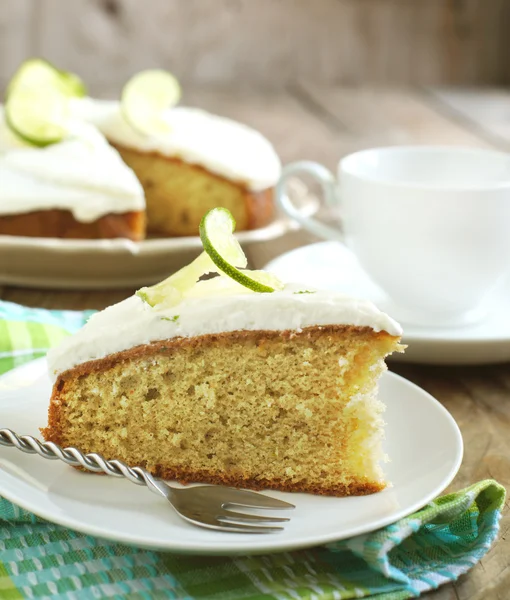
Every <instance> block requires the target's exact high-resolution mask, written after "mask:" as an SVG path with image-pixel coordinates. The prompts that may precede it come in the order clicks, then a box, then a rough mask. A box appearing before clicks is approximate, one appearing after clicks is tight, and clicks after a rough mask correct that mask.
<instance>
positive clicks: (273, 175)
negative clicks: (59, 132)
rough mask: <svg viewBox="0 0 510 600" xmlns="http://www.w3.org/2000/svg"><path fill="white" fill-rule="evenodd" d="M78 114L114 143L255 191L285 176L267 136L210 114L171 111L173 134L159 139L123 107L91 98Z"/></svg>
mask: <svg viewBox="0 0 510 600" xmlns="http://www.w3.org/2000/svg"><path fill="white" fill-rule="evenodd" d="M76 111H77V114H79V115H80V116H82V117H83V118H85V119H87V120H89V121H90V122H92V123H94V125H96V126H97V127H99V129H100V130H101V131H102V132H103V133H104V135H105V136H106V137H107V138H108V139H109V140H111V141H112V142H113V143H117V144H119V145H121V146H125V147H127V148H132V149H135V150H141V151H142V152H158V153H160V154H163V155H164V156H169V157H174V158H180V159H182V160H184V161H185V162H187V163H191V164H196V165H200V166H202V167H204V168H206V169H207V170H208V171H211V172H212V173H216V174H217V175H220V176H222V177H224V178H226V179H230V180H232V181H236V182H239V183H241V184H243V185H245V186H246V187H247V188H248V189H250V190H253V191H258V190H263V189H267V188H270V187H272V186H273V185H274V184H275V183H276V182H277V181H278V178H279V177H280V171H281V163H280V159H279V158H278V155H277V154H276V152H275V150H274V148H273V146H272V145H271V143H270V142H269V141H268V140H267V139H266V138H265V137H264V136H263V135H261V134H260V133H259V132H258V131H255V130H254V129H251V128H250V127H247V126H246V125H243V124H242V123H238V122H237V121H232V120H231V119H226V118H224V117H219V116H217V115H212V114H210V113H208V112H206V111H204V110H199V109H197V108H187V107H177V108H173V109H171V110H169V111H168V112H167V113H166V115H165V120H166V121H167V122H168V124H169V125H170V130H169V131H168V132H167V133H162V134H161V135H157V136H155V135H143V134H142V133H139V132H138V131H136V130H135V129H134V128H133V127H132V126H131V125H130V124H129V123H128V122H127V121H126V120H125V119H124V117H123V116H122V113H121V111H120V108H119V103H118V102H114V101H105V100H92V99H91V98H86V99H84V100H81V101H78V102H77V103H76Z"/></svg>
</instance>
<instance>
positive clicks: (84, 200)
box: [0, 107, 145, 222]
mask: <svg viewBox="0 0 510 600" xmlns="http://www.w3.org/2000/svg"><path fill="white" fill-rule="evenodd" d="M0 181H1V182H2V183H1V185H0V214H3V215H6V214H22V213H28V212H32V211H37V210H49V209H61V210H69V211H71V213H72V214H73V216H74V218H75V219H76V220H78V221H81V222H91V221H95V220H96V219H98V218H100V217H102V216H104V215H106V214H108V213H124V212H129V211H139V210H143V209H144V208H145V200H144V195H143V190H142V187H141V185H140V183H139V182H138V180H137V178H136V176H135V174H134V173H133V171H131V169H129V167H127V166H126V165H125V164H124V162H123V161H122V159H121V158H120V155H119V153H118V152H117V151H116V150H115V149H114V148H112V147H111V146H110V145H109V144H108V142H107V141H106V139H105V138H104V136H103V135H102V134H101V133H100V132H99V131H98V130H97V129H96V128H95V127H94V126H93V125H90V124H88V123H83V122H79V121H76V122H75V123H73V124H72V126H71V128H70V134H69V137H68V138H66V139H65V140H63V141H62V142H59V143H57V144H52V145H50V146H46V147H45V148H38V147H35V146H31V145H29V144H26V143H24V142H23V141H21V140H19V139H18V138H17V137H16V136H15V135H14V134H13V133H12V132H11V131H10V130H9V128H8V127H7V125H6V123H5V119H4V115H3V108H2V107H0Z"/></svg>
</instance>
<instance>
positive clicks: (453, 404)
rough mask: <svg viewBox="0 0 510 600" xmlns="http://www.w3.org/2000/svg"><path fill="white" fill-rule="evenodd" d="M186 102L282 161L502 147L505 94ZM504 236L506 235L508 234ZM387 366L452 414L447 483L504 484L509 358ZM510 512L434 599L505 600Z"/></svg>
mask: <svg viewBox="0 0 510 600" xmlns="http://www.w3.org/2000/svg"><path fill="white" fill-rule="evenodd" d="M185 96H186V97H185V102H186V103H188V104H195V105H199V106H202V107H203V108H206V109H209V110H211V111H213V112H217V113H220V114H224V115H227V116H230V117H233V118H235V119H239V120H240V121H244V122H246V123H249V124H251V125H253V126H254V127H256V128H258V129H259V130H260V131H262V132H263V133H265V134H266V135H267V136H268V137H269V138H270V139H271V140H272V141H273V142H274V144H275V146H276V149H277V150H278V152H279V154H280V156H281V157H282V159H283V161H284V162H289V161H292V160H297V159H305V158H306V159H312V160H318V161H321V162H322V163H324V164H325V165H326V166H328V167H329V168H331V169H334V168H335V164H336V162H337V161H338V159H339V158H340V157H341V156H343V155H345V154H347V153H349V152H352V151H355V150H358V149H362V148H368V147H374V146H381V145H394V144H414V143H417V144H461V145H468V146H482V147H494V148H499V149H501V150H510V92H508V91H506V90H500V89H493V90H491V89H488V90H484V91H474V90H458V89H455V90H451V89H441V90H438V89H368V88H326V89H317V88H313V89H307V87H306V86H305V85H300V84H296V85H293V86H292V87H290V88H288V89H287V90H285V91H284V92H281V91H279V92H271V91H267V92H260V91H259V92H257V93H254V92H253V91H250V90H237V91H233V90H230V89H214V90H209V89H207V90H195V91H193V90H191V91H188V92H187V93H186V95H185ZM509 234H510V232H509ZM313 241H316V240H315V239H314V238H313V237H312V236H311V235H308V234H306V233H303V232H300V231H296V232H292V233H289V234H287V235H286V236H284V237H283V238H280V239H278V240H275V241H273V242H265V243H260V244H256V245H253V246H250V247H249V249H248V251H247V254H248V255H249V259H250V263H251V266H252V267H254V268H260V267H262V266H263V265H264V264H265V263H266V262H267V261H268V260H270V259H271V258H273V257H275V256H277V255H279V254H281V253H282V252H285V251H287V250H290V249H292V248H296V247H298V246H301V245H304V244H307V243H310V242H313ZM132 292H133V290H132V289H125V290H111V291H109V290H103V291H76V290H73V291H69V292H67V291H48V290H40V289H22V288H15V287H9V286H4V287H3V288H2V287H0V298H3V299H5V300H11V301H13V302H19V303H22V304H26V305H29V306H42V307H47V308H67V309H84V308H95V309H101V308H104V307H105V306H107V305H109V304H111V303H113V302H116V301H118V300H121V299H122V298H124V297H126V296H128V295H130V294H131V293H132ZM391 369H392V370H394V371H396V372H397V373H400V374H401V375H403V376H405V377H407V378H408V379H410V380H411V381H413V382H415V383H417V384H418V385H419V386H421V387H423V388H424V389H426V390H427V391H428V392H430V393H431V394H432V395H434V396H435V397H436V398H437V399H438V400H439V401H440V402H441V403H442V404H443V405H444V406H445V407H446V408H447V409H448V410H449V411H450V412H451V413H452V415H453V416H454V418H455V419H456V421H457V423H458V424H459V427H460V428H461V430H462V435H463V438H464V444H465V456H464V461H463V464H462V467H461V469H460V472H459V474H458V475H457V477H456V478H455V480H454V482H453V483H452V485H451V486H450V488H449V489H450V490H455V489H459V488H461V487H464V486H466V485H469V484H470V483H473V482H475V481H478V480H480V479H483V478H495V479H497V480H498V481H499V482H500V483H502V484H503V485H505V486H506V487H507V489H508V488H509V487H510V369H509V365H508V364H503V365H488V366H480V367H473V366H470V367H444V366H443V367H433V366H420V365H397V364H392V365H391ZM509 532H510V511H509V510H508V504H507V506H506V510H505V514H504V517H503V520H502V523H501V533H500V536H499V539H498V541H497V543H496V544H495V545H494V547H493V548H492V549H491V550H490V552H489V553H488V554H487V556H486V557H485V558H484V560H483V561H481V562H480V564H479V565H477V566H476V567H475V568H474V569H472V570H471V572H470V573H469V574H467V575H465V576H463V577H461V578H460V579H459V581H458V582H457V583H455V584H452V585H447V586H443V587H442V588H440V589H439V590H438V591H435V592H431V593H430V594H429V595H428V596H427V597H428V598H434V599H435V600H496V599H497V600H509V599H510V533H509Z"/></svg>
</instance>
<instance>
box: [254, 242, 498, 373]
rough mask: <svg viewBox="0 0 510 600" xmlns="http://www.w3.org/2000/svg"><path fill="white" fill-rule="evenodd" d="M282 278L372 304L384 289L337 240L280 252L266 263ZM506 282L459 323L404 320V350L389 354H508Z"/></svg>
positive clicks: (415, 357)
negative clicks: (477, 318)
mask: <svg viewBox="0 0 510 600" xmlns="http://www.w3.org/2000/svg"><path fill="white" fill-rule="evenodd" d="M264 268H265V269H267V270H269V271H272V272H273V273H275V274H276V275H278V277H280V278H281V279H283V280H284V281H297V282H306V283H307V284H308V285H310V286H314V287H317V288H320V289H332V290H337V291H340V292H344V293H346V294H349V295H351V296H357V297H359V298H368V299H369V300H372V302H374V303H375V304H378V302H379V301H381V300H382V298H383V296H384V294H383V292H382V291H381V290H380V288H378V287H377V286H376V285H375V284H374V283H373V282H372V281H371V280H370V279H369V278H368V276H367V275H366V274H365V272H364V271H363V269H362V268H361V266H360V264H359V263H358V261H357V259H356V257H355V256H354V254H353V253H352V252H351V251H350V250H349V249H348V248H346V247H345V246H344V245H343V244H342V243H340V242H320V243H318V244H311V245H309V246H303V247H302V248H298V249H296V250H292V251H291V252H287V253H285V254H282V255H281V256H279V257H278V258H276V259H274V260H272V261H271V262H270V263H269V264H267V265H266V266H265V267H264ZM509 299H510V282H508V283H507V284H506V286H505V287H504V288H503V289H502V290H500V292H499V295H498V296H497V297H496V298H495V300H494V304H493V306H492V309H491V311H490V312H489V314H488V315H487V317H486V318H485V319H484V320H483V321H481V322H479V323H476V324H475V325H467V326H464V327H452V328H446V327H440V328H433V327H416V326H415V327H413V326H411V325H405V326H404V336H403V342H404V343H405V344H408V348H407V349H406V351H405V353H404V354H393V355H392V356H391V358H390V360H394V361H401V362H414V363H425V364H446V365H454V364H456V365H470V364H489V363H495V362H506V361H509V360H510V312H509V310H508V302H509Z"/></svg>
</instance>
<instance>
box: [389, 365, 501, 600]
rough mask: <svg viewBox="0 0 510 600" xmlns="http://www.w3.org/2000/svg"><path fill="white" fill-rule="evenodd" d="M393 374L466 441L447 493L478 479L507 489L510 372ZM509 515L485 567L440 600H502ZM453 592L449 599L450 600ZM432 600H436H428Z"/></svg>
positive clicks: (415, 370) (401, 369)
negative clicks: (436, 405)
mask: <svg viewBox="0 0 510 600" xmlns="http://www.w3.org/2000/svg"><path fill="white" fill-rule="evenodd" d="M391 369H392V370H393V371H396V372H398V373H399V374H401V375H403V376H404V377H406V378H408V379H410V380H411V381H414V382H415V383H417V384H418V385H420V386H421V387H423V388H424V389H426V390H427V391H428V392H430V393H431V394H432V395H433V396H434V397H436V398H437V399H438V400H439V401H440V402H441V403H442V404H443V405H444V406H445V407H446V408H447V409H448V410H449V412H450V413H451V414H452V415H453V417H454V418H455V420H456V421H457V423H458V425H459V427H460V429H461V431H462V437H463V439H464V448H465V452H464V459H463V462H462V466H461V468H460V471H459V473H458V475H457V476H456V478H455V480H454V481H453V483H452V485H451V486H450V487H449V488H448V489H449V491H453V490H455V489H459V488H461V487H464V486H468V485H470V484H471V483H473V482H475V481H479V480H481V479H486V478H487V479H493V478H494V479H497V480H498V481H499V482H500V483H501V484H502V485H505V486H506V488H507V490H508V489H510V458H509V457H510V437H509V435H508V432H509V428H510V403H509V402H508V401H509V399H510V385H509V383H510V378H509V376H508V366H506V365H502V366H481V367H457V368H455V367H424V366H418V365H412V366H411V365H402V364H395V363H392V364H391ZM508 531H510V510H509V507H508V505H507V506H506V507H505V510H504V514H503V518H502V521H501V532H502V534H501V535H500V537H499V538H498V540H497V541H496V543H495V544H494V546H493V547H492V549H491V550H490V551H489V553H488V554H487V556H486V557H485V558H484V559H483V563H482V564H479V565H477V566H476V567H475V568H474V569H472V570H471V571H470V572H469V574H468V575H467V576H464V577H461V578H460V579H459V581H458V582H457V583H456V584H455V589H453V586H446V587H445V588H443V590H444V591H440V592H437V597H438V598H441V600H443V598H444V599H449V598H450V597H451V598H455V600H491V599H494V600H496V599H500V598H501V599H503V598H506V596H505V595H504V594H505V593H506V592H507V590H508V587H509V586H510V569H508V565H509V562H510V536H509V535H505V532H508ZM447 590H451V592H452V595H451V596H450V595H448V593H449V592H448V591H447ZM431 598H436V596H435V595H434V594H431Z"/></svg>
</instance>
